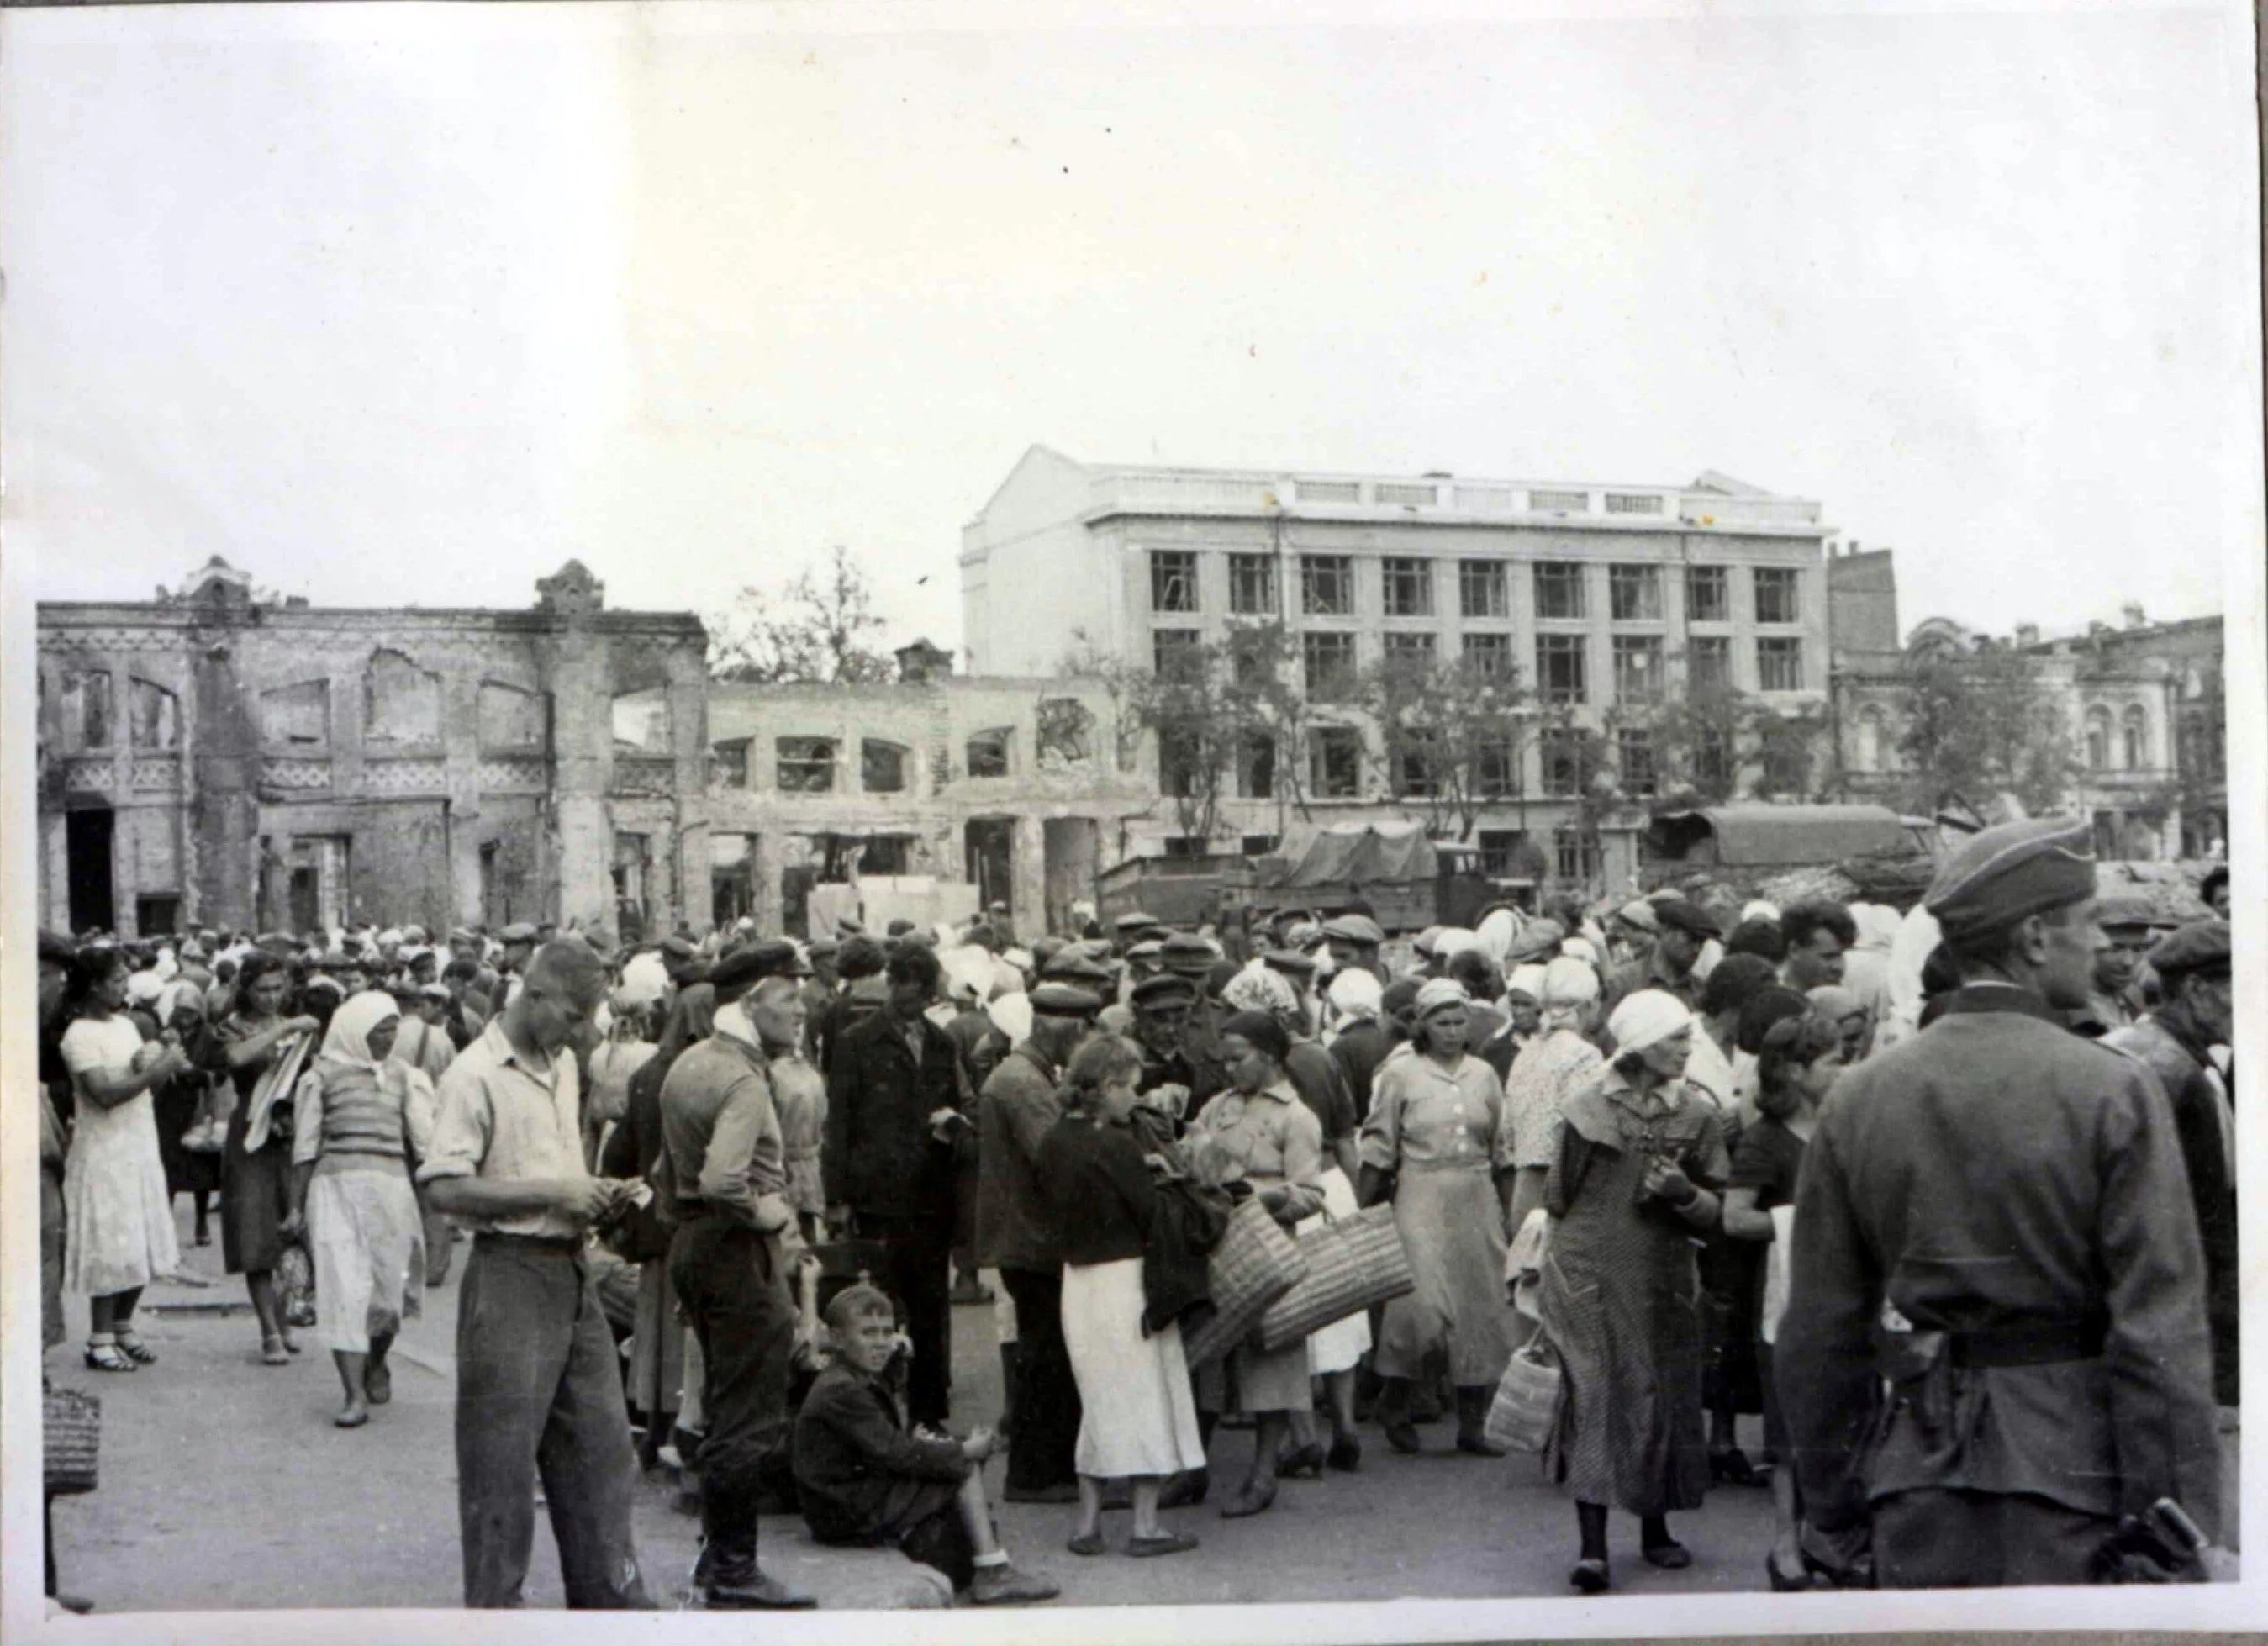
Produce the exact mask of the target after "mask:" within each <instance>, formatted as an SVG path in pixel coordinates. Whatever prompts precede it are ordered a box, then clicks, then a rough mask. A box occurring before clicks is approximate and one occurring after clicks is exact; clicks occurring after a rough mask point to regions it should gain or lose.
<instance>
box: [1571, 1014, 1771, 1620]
mask: <svg viewBox="0 0 2268 1646" xmlns="http://www.w3.org/2000/svg"><path fill="white" fill-rule="evenodd" d="M1607 1034H1608V1037H1609V1039H1610V1040H1611V1041H1612V1042H1613V1044H1614V1046H1615V1058H1614V1061H1613V1062H1612V1063H1611V1064H1609V1066H1608V1067H1606V1068H1605V1069H1603V1070H1602V1071H1601V1072H1600V1073H1599V1075H1598V1076H1597V1078H1596V1079H1595V1080H1594V1081H1592V1082H1591V1083H1590V1084H1589V1085H1587V1087H1585V1088H1584V1089H1582V1090H1580V1091H1579V1092H1577V1093H1575V1094H1574V1095H1573V1096H1571V1097H1570V1098H1569V1099H1568V1100H1567V1102H1566V1104H1565V1112H1564V1113H1563V1115H1562V1117H1561V1120H1560V1125H1559V1134H1558V1142H1557V1147H1556V1148H1555V1149H1554V1150H1553V1155H1552V1163H1551V1170H1550V1179H1549V1181H1548V1183H1547V1185H1546V1188H1545V1195H1544V1204H1545V1207H1546V1208H1547V1209H1548V1210H1549V1211H1550V1214H1551V1215H1552V1216H1553V1217H1554V1218H1556V1219H1557V1223H1556V1224H1555V1226H1554V1227H1553V1229H1552V1233H1551V1244H1550V1251H1548V1252H1547V1253H1546V1254H1545V1256H1544V1259H1543V1292H1542V1296H1541V1298H1540V1300H1539V1301H1540V1307H1541V1312H1542V1314H1543V1330H1544V1332H1545V1333H1546V1334H1547V1335H1548V1336H1549V1338H1550V1340H1551V1343H1552V1345H1553V1347H1555V1348H1556V1349H1557V1352H1558V1356H1559V1362H1560V1368H1561V1370H1562V1372H1563V1374H1564V1376H1565V1379H1566V1388H1565V1394H1566V1398H1565V1401H1564V1402H1563V1403H1562V1405H1561V1406H1560V1412H1559V1424H1558V1428H1557V1432H1556V1433H1555V1434H1554V1435H1553V1436H1552V1438H1551V1441H1550V1446H1549V1447H1548V1449H1547V1450H1546V1451H1545V1454H1544V1462H1545V1466H1546V1467H1547V1468H1548V1469H1550V1471H1551V1473H1553V1475H1554V1476H1555V1477H1556V1478H1557V1480H1560V1481H1561V1482H1562V1483H1563V1484H1565V1486H1566V1487H1567V1488H1568V1490H1569V1492H1570V1493H1571V1494H1572V1496H1573V1497H1574V1499H1575V1514H1576V1520H1577V1524H1578V1528H1579V1530H1580V1535H1581V1539H1582V1549H1581V1554H1580V1558H1579V1559H1578V1560H1577V1561H1576V1563H1575V1567H1574V1569H1573V1570H1572V1572H1571V1573H1570V1574H1569V1578H1568V1580H1569V1582H1571V1583H1573V1584H1574V1586H1575V1587H1576V1588H1578V1589H1580V1590H1581V1591H1584V1592H1585V1593H1586V1594H1596V1593H1598V1592H1599V1591H1601V1590H1603V1589H1605V1588H1606V1587H1607V1586H1608V1583H1609V1582H1610V1581H1611V1580H1610V1576H1609V1568H1608V1563H1607V1509H1608V1507H1609V1504H1614V1505H1618V1506H1620V1507H1621V1508H1622V1509H1625V1510H1627V1511H1628V1512H1630V1513H1631V1514H1634V1515H1636V1516H1638V1517H1639V1547H1640V1550H1641V1552H1642V1553H1643V1554H1645V1556H1646V1560H1647V1561H1649V1562H1650V1563H1651V1564H1653V1565H1655V1566H1659V1567H1662V1568H1666V1569H1668V1570H1673V1571H1674V1570H1676V1569H1679V1568H1683V1567H1686V1566H1690V1564H1692V1558H1693V1557H1692V1555H1691V1554H1690V1552H1689V1551H1688V1550H1687V1549H1686V1548H1685V1546H1683V1544H1681V1543H1679V1542H1678V1541H1677V1540H1676V1539H1675V1538H1674V1537H1672V1536H1671V1535H1670V1531H1669V1519H1668V1517H1669V1516H1670V1515H1671V1514H1672V1513H1675V1512H1681V1511H1683V1510H1688V1509H1698V1508H1700V1506H1701V1502H1702V1499H1703V1498H1704V1496H1705V1495H1706V1494H1707V1492H1708V1489H1709V1450H1708V1439H1707V1436H1706V1434H1705V1428H1704V1424H1703V1419H1702V1376H1703V1371H1704V1368H1705V1358H1706V1356H1705V1348H1704V1345H1703V1340H1702V1331H1701V1299H1700V1277H1699V1274H1698V1273H1697V1269H1696V1267H1695V1264H1694V1240H1693V1237H1694V1236H1696V1235H1697V1234H1698V1233H1700V1232H1702V1231H1703V1230H1705V1229H1709V1228H1711V1227H1712V1226H1713V1225H1714V1223H1715V1222H1716V1220H1717V1214H1718V1198H1717V1191H1718V1189H1719V1186H1720V1185H1722V1184H1723V1183H1724V1181H1725V1179H1726V1177H1727V1175H1728V1174H1729V1172H1730V1170H1731V1163H1730V1162H1729V1161H1728V1160H1727V1158H1726V1153H1725V1139H1724V1130H1723V1126H1722V1123H1721V1121H1720V1120H1719V1116H1718V1112H1717V1109H1716V1106H1715V1105H1714V1104H1712V1103H1710V1102H1709V1101H1708V1099H1706V1098H1705V1097H1702V1096H1697V1095H1696V1094H1695V1093H1694V1092H1692V1091H1691V1090H1690V1089H1688V1088H1687V1087H1686V1085H1685V1083H1684V1081H1683V1070H1684V1067H1685V1059H1686V1057H1687V1055H1688V1054H1689V1052H1690V1050H1691V1047H1692V1036H1693V1018H1692V1014H1691V1013H1690V1011H1689V1010H1687V1008H1686V1007H1685V1005H1684V1003H1683V1001H1681V1000H1678V999H1677V998H1676V997H1675V996H1674V995H1672V994H1669V993H1666V992H1664V991H1662V990H1660V989H1641V990H1639V991H1638V992H1637V993H1634V994H1631V995H1629V996H1627V997H1626V998H1625V999H1624V1000H1623V1001H1622V1003H1621V1004H1620V1005H1618V1006H1616V1008H1615V1010H1614V1014H1613V1015H1612V1016H1611V1017H1609V1019H1608V1022H1607Z"/></svg>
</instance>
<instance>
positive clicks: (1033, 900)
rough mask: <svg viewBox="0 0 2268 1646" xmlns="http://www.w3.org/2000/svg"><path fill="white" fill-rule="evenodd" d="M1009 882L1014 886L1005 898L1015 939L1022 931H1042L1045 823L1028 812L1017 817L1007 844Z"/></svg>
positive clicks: (1045, 900)
mask: <svg viewBox="0 0 2268 1646" xmlns="http://www.w3.org/2000/svg"><path fill="white" fill-rule="evenodd" d="M1008 883H1009V885H1010V886H1012V887H1013V888H1014V889H1013V891H1012V892H1011V893H1010V894H1009V898H1008V905H1009V924H1010V925H1011V926H1013V928H1014V930H1015V934H1016V935H1017V938H1018V941H1021V939H1022V934H1023V933H1025V932H1030V933H1031V934H1034V935H1035V936H1037V935H1038V934H1040V933H1042V932H1044V931H1045V930H1046V929H1047V919H1048V851H1047V825H1046V824H1045V823H1042V821H1041V820H1040V819H1039V818H1038V817H1037V816H1035V815H1034V814H1032V813H1030V812H1025V813H1023V814H1021V815H1020V816H1018V817H1017V819H1016V823H1015V830H1014V834H1013V838H1012V839H1011V840H1010V842H1009V846H1008Z"/></svg>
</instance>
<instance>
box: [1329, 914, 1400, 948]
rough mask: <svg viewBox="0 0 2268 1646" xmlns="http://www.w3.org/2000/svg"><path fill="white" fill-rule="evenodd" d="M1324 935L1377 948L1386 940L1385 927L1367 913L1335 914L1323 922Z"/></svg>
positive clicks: (1364, 946)
mask: <svg viewBox="0 0 2268 1646" xmlns="http://www.w3.org/2000/svg"><path fill="white" fill-rule="evenodd" d="M1323 935H1324V936H1325V937H1336V938H1337V939H1338V940H1339V941H1341V942H1342V943H1354V944H1357V945H1359V946H1360V947H1362V948H1377V947H1378V946H1379V945H1380V944H1381V943H1383V942H1384V941H1386V933H1385V931H1384V929H1383V928H1381V926H1379V924H1378V922H1377V921H1375V920H1373V919H1371V918H1370V917H1369V916H1368V915H1366V914H1341V915H1334V916H1333V917H1332V918H1331V919H1328V920H1326V921H1324V922H1323Z"/></svg>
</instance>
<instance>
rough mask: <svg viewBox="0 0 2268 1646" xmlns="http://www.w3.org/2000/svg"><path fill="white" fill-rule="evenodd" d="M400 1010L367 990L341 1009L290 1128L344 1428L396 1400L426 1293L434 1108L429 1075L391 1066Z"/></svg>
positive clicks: (295, 1223) (319, 1312)
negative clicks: (419, 1175) (425, 1162)
mask: <svg viewBox="0 0 2268 1646" xmlns="http://www.w3.org/2000/svg"><path fill="white" fill-rule="evenodd" d="M400 1028H401V1008H400V1007H399V1006H398V1005H396V1004H395V1003H394V997H393V996H392V995H390V994H386V993H380V992H379V991H378V990H375V989H372V990H369V991H366V992H365V993H360V994H357V995H356V996H354V997H353V998H352V999H351V1000H348V1001H347V1002H346V1003H345V1004H344V1005H343V1006H342V1007H340V1008H339V1009H338V1011H337V1012H336V1013H335V1014H334V1015H333V1016H332V1018H331V1026H330V1028H329V1029H328V1030H325V1031H324V1035H323V1050H322V1052H321V1054H320V1056H318V1057H317V1058H316V1059H315V1064H314V1067H313V1068H311V1069H309V1070H308V1071H307V1072H306V1074H303V1075H301V1076H300V1077H299V1088H298V1094H297V1096H296V1097H295V1099H294V1102H293V1122H292V1132H291V1191H292V1211H291V1216H290V1218H289V1219H288V1220H287V1223H286V1232H287V1233H298V1231H299V1230H300V1229H305V1230H306V1235H307V1241H308V1247H309V1251H310V1254H311V1255H312V1256H313V1258H314V1268H315V1310H316V1323H315V1340H316V1341H317V1342H319V1343H320V1344H322V1345H323V1347H326V1348H328V1349H329V1350H330V1351H331V1359H332V1361H333V1362H335V1364H336V1365H337V1367H338V1369H339V1383H340V1384H341V1385H342V1387H343V1388H344V1390H345V1391H346V1402H345V1404H344V1405H343V1406H341V1407H340V1408H339V1413H338V1415H337V1416H336V1417H335V1418H333V1419H332V1420H331V1421H333V1422H334V1423H335V1424H337V1425H338V1427H339V1428H361V1427H362V1426H363V1425H364V1424H365V1423H367V1422H368V1421H370V1408H371V1407H372V1406H384V1405H385V1404H386V1403H387V1401H388V1400H390V1399H393V1397H394V1380H393V1377H392V1375H391V1373H390V1372H389V1371H388V1369H387V1364H386V1355H387V1350H388V1349H390V1348H392V1347H394V1338H395V1336H396V1335H397V1334H398V1333H399V1332H401V1323H402V1322H403V1321H404V1320H406V1319H410V1318H415V1317H416V1314H417V1312H418V1307H419V1303H420V1302H421V1301H422V1299H423V1295H424V1291H425V1235H424V1228H423V1218H422V1217H421V1216H420V1215H419V1214H418V1210H417V1194H416V1191H415V1190H414V1189H413V1188H412V1187H411V1186H410V1177H409V1163H410V1160H411V1159H412V1158H413V1157H414V1156H416V1155H422V1154H423V1152H424V1150H425V1148H426V1146H427V1144H428V1143H429V1142H430V1141H431V1137H432V1128H433V1114H434V1111H435V1108H436V1107H437V1104H436V1102H435V1099H434V1095H433V1087H432V1083H431V1081H428V1080H427V1079H426V1078H425V1074H424V1072H423V1070H422V1069H413V1068H411V1067H409V1065H408V1064H406V1063H390V1062H388V1061H387V1053H388V1052H391V1051H393V1049H394V1035H395V1033H396V1032H397V1030H399V1029H400Z"/></svg>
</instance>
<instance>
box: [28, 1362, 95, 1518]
mask: <svg viewBox="0 0 2268 1646" xmlns="http://www.w3.org/2000/svg"><path fill="white" fill-rule="evenodd" d="M40 1406H41V1408H42V1411H41V1415H42V1417H43V1419H44V1430H45V1432H44V1434H43V1436H42V1437H41V1440H42V1444H41V1452H42V1460H43V1462H44V1463H45V1465H46V1471H45V1473H46V1476H47V1488H48V1496H50V1497H68V1496H70V1495H72V1494H74V1493H77V1492H92V1490H94V1465H95V1458H96V1456H97V1454H98V1453H99V1452H100V1450H102V1402H101V1401H99V1400H98V1399H95V1398H94V1397H93V1396H92V1395H91V1394H82V1393H80V1392H79V1391H77V1390H76V1389H49V1390H48V1391H45V1395H44V1397H43V1399H41V1402H40Z"/></svg>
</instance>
